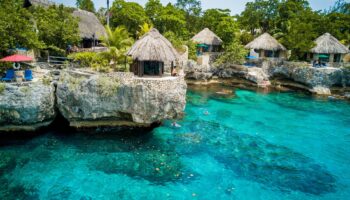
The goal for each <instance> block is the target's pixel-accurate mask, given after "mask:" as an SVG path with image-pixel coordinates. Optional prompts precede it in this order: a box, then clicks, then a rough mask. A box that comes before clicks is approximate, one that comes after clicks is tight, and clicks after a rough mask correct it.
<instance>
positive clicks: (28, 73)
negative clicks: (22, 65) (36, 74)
mask: <svg viewBox="0 0 350 200" xmlns="http://www.w3.org/2000/svg"><path fill="white" fill-rule="evenodd" d="M24 80H25V81H31V80H33V73H32V70H30V69H26V70H25V71H24Z"/></svg>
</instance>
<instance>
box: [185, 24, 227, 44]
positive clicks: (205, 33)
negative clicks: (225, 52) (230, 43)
mask: <svg viewBox="0 0 350 200" xmlns="http://www.w3.org/2000/svg"><path fill="white" fill-rule="evenodd" d="M192 41H194V42H195V43H198V44H207V45H221V44H222V40H221V39H220V38H219V36H217V35H216V34H215V33H213V31H211V30H209V28H205V29H203V30H202V31H201V32H199V33H198V34H197V35H195V36H194V37H193V38H192Z"/></svg>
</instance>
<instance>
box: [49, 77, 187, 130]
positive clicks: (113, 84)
mask: <svg viewBox="0 0 350 200" xmlns="http://www.w3.org/2000/svg"><path fill="white" fill-rule="evenodd" d="M186 90H187V85H186V82H185V81H184V78H183V77H167V78H137V77H135V76H133V75H132V74H131V73H113V74H108V75H101V74H95V75H82V74H77V73H72V72H65V73H62V74H61V78H60V81H59V82H58V84H57V93H56V94H57V104H58V108H59V110H60V112H61V114H62V115H63V116H64V117H65V118H66V119H67V120H68V121H69V122H70V125H71V126H74V127H98V126H120V125H126V126H138V125H145V126H148V125H150V124H152V123H154V122H159V121H161V120H163V119H178V118H181V117H182V116H183V112H184V109H185V105H186Z"/></svg>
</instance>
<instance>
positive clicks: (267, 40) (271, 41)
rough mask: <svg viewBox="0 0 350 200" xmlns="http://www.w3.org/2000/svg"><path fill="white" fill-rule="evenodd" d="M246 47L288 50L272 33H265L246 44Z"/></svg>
mask: <svg viewBox="0 0 350 200" xmlns="http://www.w3.org/2000/svg"><path fill="white" fill-rule="evenodd" d="M245 48H246V49H258V50H267V51H286V50H287V49H286V48H285V47H284V46H283V45H282V44H280V43H279V42H278V41H277V40H276V39H275V38H273V37H272V36H271V35H270V34H268V33H264V34H262V35H260V36H259V37H257V38H255V39H254V40H253V41H251V42H250V43H248V44H247V45H246V46H245Z"/></svg>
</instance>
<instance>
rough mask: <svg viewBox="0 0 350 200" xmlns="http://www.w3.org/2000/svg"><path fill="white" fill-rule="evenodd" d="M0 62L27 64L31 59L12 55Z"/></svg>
mask: <svg viewBox="0 0 350 200" xmlns="http://www.w3.org/2000/svg"><path fill="white" fill-rule="evenodd" d="M0 61H3V62H28V61H33V59H32V58H31V57H28V56H22V55H18V54H15V55H12V56H7V57H5V58H3V59H1V60H0Z"/></svg>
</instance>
